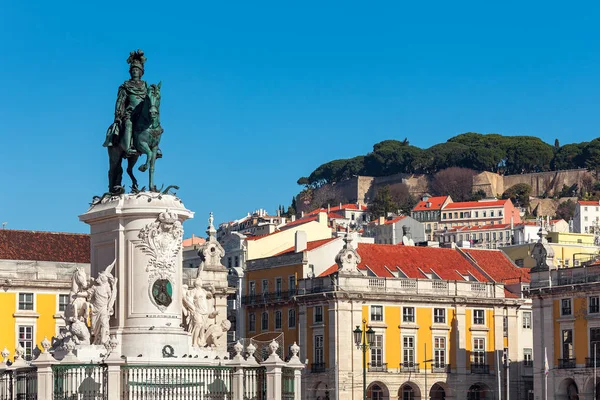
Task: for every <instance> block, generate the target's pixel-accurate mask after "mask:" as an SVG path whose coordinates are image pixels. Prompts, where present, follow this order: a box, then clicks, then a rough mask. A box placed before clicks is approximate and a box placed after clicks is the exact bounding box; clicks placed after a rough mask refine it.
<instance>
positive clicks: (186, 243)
mask: <svg viewBox="0 0 600 400" xmlns="http://www.w3.org/2000/svg"><path fill="white" fill-rule="evenodd" d="M204 242H206V239H204V238H201V237H199V236H192V237H191V238H187V239H184V240H183V242H182V243H181V245H182V246H183V247H190V246H193V245H195V244H203V243H204Z"/></svg>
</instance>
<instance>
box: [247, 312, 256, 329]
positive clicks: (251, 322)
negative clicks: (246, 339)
mask: <svg viewBox="0 0 600 400" xmlns="http://www.w3.org/2000/svg"><path fill="white" fill-rule="evenodd" d="M248 331H250V332H254V331H256V314H254V313H250V314H248Z"/></svg>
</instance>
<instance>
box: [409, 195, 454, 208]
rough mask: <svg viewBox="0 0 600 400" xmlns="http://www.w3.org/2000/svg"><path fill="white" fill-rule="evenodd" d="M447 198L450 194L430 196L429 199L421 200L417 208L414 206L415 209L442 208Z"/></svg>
mask: <svg viewBox="0 0 600 400" xmlns="http://www.w3.org/2000/svg"><path fill="white" fill-rule="evenodd" d="M447 198H448V196H437V197H430V198H428V199H427V201H425V200H421V201H420V202H418V203H417V205H416V206H415V208H413V211H427V210H441V208H442V205H443V204H444V202H445V201H446V199H447ZM428 202H429V203H431V206H430V207H427V203H428Z"/></svg>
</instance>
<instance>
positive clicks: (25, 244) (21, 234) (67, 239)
mask: <svg viewBox="0 0 600 400" xmlns="http://www.w3.org/2000/svg"><path fill="white" fill-rule="evenodd" d="M0 260H23V261H56V262H72V263H89V262H90V236H89V235H84V234H78V233H59V232H36V231H18V230H12V229H2V230H0Z"/></svg>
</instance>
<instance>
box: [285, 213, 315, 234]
mask: <svg viewBox="0 0 600 400" xmlns="http://www.w3.org/2000/svg"><path fill="white" fill-rule="evenodd" d="M317 218H318V215H313V216H310V217H304V218H300V219H297V220H295V221H294V222H290V223H289V224H285V225H284V226H282V227H280V228H279V229H281V230H282V231H284V230H286V229H289V228H293V227H294V226H298V225H302V224H306V223H308V222H312V221H316V220H317Z"/></svg>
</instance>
